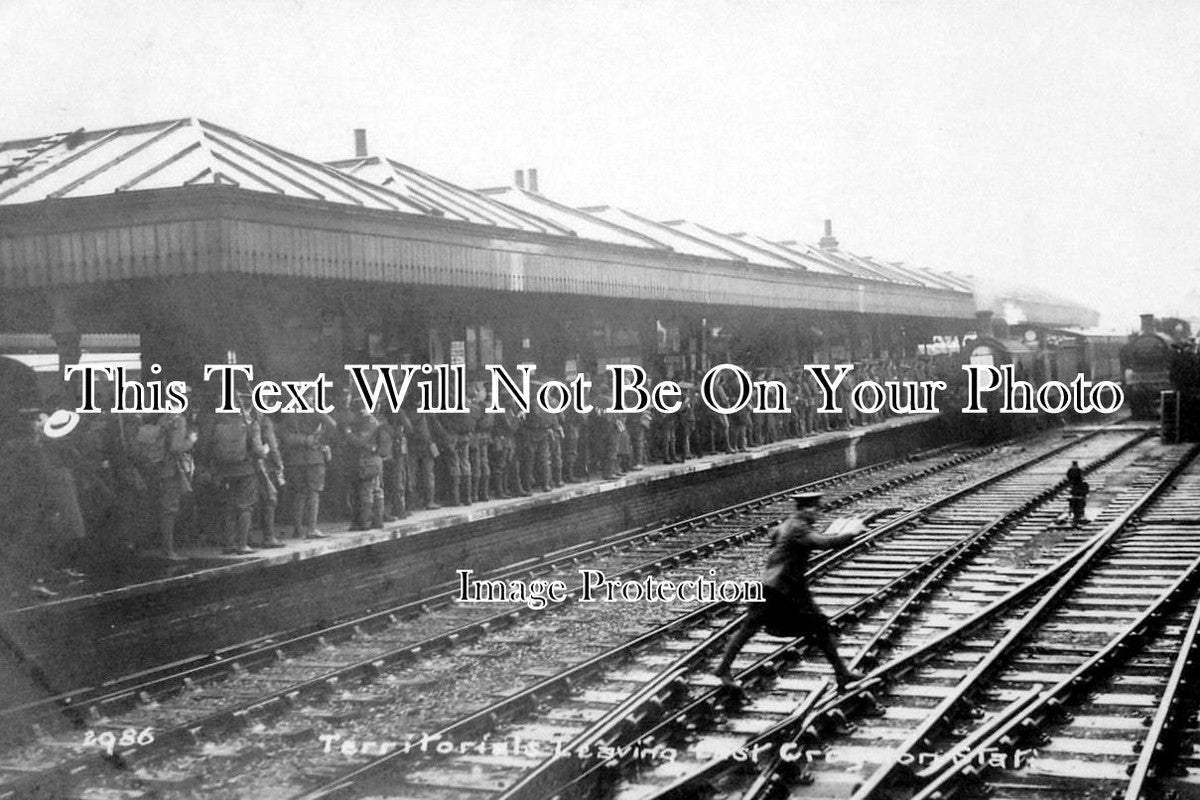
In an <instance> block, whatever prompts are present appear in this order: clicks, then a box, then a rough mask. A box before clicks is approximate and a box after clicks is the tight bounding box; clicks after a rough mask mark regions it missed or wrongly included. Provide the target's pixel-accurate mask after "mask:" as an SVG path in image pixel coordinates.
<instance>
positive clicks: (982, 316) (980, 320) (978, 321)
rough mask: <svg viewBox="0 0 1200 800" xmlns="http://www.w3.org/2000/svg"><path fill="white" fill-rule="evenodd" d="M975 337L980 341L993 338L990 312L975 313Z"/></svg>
mask: <svg viewBox="0 0 1200 800" xmlns="http://www.w3.org/2000/svg"><path fill="white" fill-rule="evenodd" d="M975 335H976V336H978V337H979V338H981V339H993V338H995V331H994V330H993V329H992V312H991V311H976V312H975Z"/></svg>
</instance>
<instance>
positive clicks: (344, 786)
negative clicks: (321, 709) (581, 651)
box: [303, 430, 1147, 800]
mask: <svg viewBox="0 0 1200 800" xmlns="http://www.w3.org/2000/svg"><path fill="white" fill-rule="evenodd" d="M1104 432H1105V431H1103V430H1100V431H1094V432H1089V434H1086V435H1085V436H1083V437H1080V438H1078V439H1074V440H1072V441H1070V442H1067V443H1065V444H1063V445H1060V446H1058V447H1056V448H1053V449H1051V450H1050V451H1048V452H1046V453H1042V454H1039V455H1037V456H1035V457H1034V458H1031V459H1027V460H1026V461H1024V462H1022V463H1021V464H1019V465H1017V466H1015V467H1012V468H1009V469H1005V470H1001V471H1000V472H997V473H994V474H993V475H990V476H987V477H985V478H983V479H981V480H979V481H976V482H974V483H972V484H970V485H968V486H967V487H964V488H962V489H958V490H956V491H954V492H952V493H951V494H950V495H948V496H943V497H941V498H938V499H937V500H934V501H931V502H930V503H928V504H926V505H925V506H922V507H921V508H919V509H917V510H915V511H913V512H909V513H907V514H904V515H903V516H902V517H901V518H900V519H899V520H892V521H889V522H888V523H885V524H884V525H882V526H879V527H878V528H875V529H873V530H871V531H868V532H867V533H866V534H864V535H863V536H860V537H859V538H858V539H856V540H855V542H854V543H852V544H851V545H849V546H847V547H845V548H842V549H841V550H839V551H837V552H836V553H834V554H833V556H832V557H830V558H826V559H824V560H822V561H821V562H819V563H818V564H816V565H814V566H812V567H810V569H809V571H808V573H807V574H808V575H809V576H810V577H813V576H815V575H818V574H822V573H824V572H825V571H827V570H829V569H831V568H833V567H834V566H836V565H837V564H839V563H841V562H842V561H844V560H845V559H847V558H849V557H850V556H851V555H853V554H854V553H856V552H858V551H860V550H865V549H866V548H868V547H869V546H871V545H872V544H873V543H874V542H875V541H876V540H877V539H878V538H879V537H881V536H883V535H885V534H887V533H892V532H894V531H896V530H898V529H899V528H900V527H902V526H903V525H906V524H908V523H909V522H911V521H913V520H915V519H918V518H920V517H922V516H924V515H925V514H928V513H929V512H930V511H932V510H936V509H937V508H941V507H942V506H944V505H946V504H948V503H950V502H954V501H956V500H958V499H960V498H961V497H963V496H965V495H968V494H971V493H973V492H975V491H978V490H980V489H983V488H986V487H987V486H989V485H991V484H993V483H995V482H998V481H1000V480H1003V479H1004V478H1007V477H1009V476H1011V475H1013V474H1016V473H1018V472H1020V471H1022V470H1024V469H1028V468H1029V467H1030V466H1032V465H1035V464H1038V463H1040V462H1041V461H1043V460H1046V459H1048V458H1052V457H1054V456H1056V455H1058V454H1060V453H1061V452H1063V451H1065V450H1068V449H1070V448H1072V447H1074V446H1077V445H1078V444H1080V443H1081V442H1083V441H1086V440H1089V439H1091V438H1092V437H1093V436H1094V435H1096V434H1099V433H1104ZM1146 435H1147V434H1143V435H1141V436H1136V437H1131V438H1130V440H1129V441H1127V442H1124V443H1122V444H1121V446H1120V447H1118V448H1116V449H1114V451H1113V453H1111V454H1110V457H1115V455H1116V454H1117V453H1119V452H1124V450H1126V449H1128V448H1130V447H1132V446H1134V445H1135V444H1136V443H1138V442H1140V441H1142V439H1144V438H1145V436H1146ZM887 488H890V486H889V487H887ZM1042 494H1044V492H1043V493H1042ZM952 548H953V546H952V547H951V548H950V549H952ZM920 566H921V565H918V566H917V567H914V568H913V569H910V570H909V571H908V572H906V573H905V575H906V576H907V575H911V574H912V573H913V572H914V571H915V570H916V569H919V568H920ZM883 596H884V595H883V593H882V592H876V593H875V594H874V595H872V596H871V597H870V598H866V599H864V600H870V599H876V598H878V599H882V597H883ZM861 602H862V601H860V603H861ZM727 605H728V604H726V603H723V602H718V603H714V604H712V606H713V607H712V608H711V611H712V612H714V613H715V612H716V611H718V610H720V608H721V607H725V606H727ZM859 605H860V604H856V606H852V607H851V608H848V609H844V610H843V611H842V612H840V613H839V615H837V616H838V618H839V619H841V618H847V619H850V618H853V616H854V614H855V613H856V608H857V607H858V606H859ZM703 610H705V609H701V611H703ZM693 613H696V612H693ZM689 616H692V615H689ZM742 619H743V616H742V615H739V617H738V618H737V619H735V620H734V621H732V622H731V623H730V624H729V625H728V626H726V628H725V629H723V630H722V631H721V632H719V633H718V634H717V635H714V636H713V637H711V638H710V639H708V640H706V642H705V643H704V644H705V649H706V650H707V649H711V648H712V647H714V646H715V644H716V643H718V642H719V641H720V639H721V638H723V637H724V636H725V635H727V632H728V631H731V630H733V628H734V626H736V625H737V624H740V622H741V620H742ZM803 643H804V639H803V638H797V639H795V640H794V641H793V642H791V643H789V644H788V645H784V646H782V647H781V648H779V650H778V651H777V652H776V653H775V654H772V656H774V660H775V661H776V662H777V661H778V660H779V658H781V657H783V656H785V655H788V656H791V655H792V654H793V653H794V651H795V650H796V648H797V647H798V646H800V645H802V644H803ZM624 649H625V646H624V645H622V646H618V647H617V648H614V649H613V651H610V652H617V651H623V650H624ZM772 656H768V657H767V658H765V659H763V660H762V662H764V663H765V662H767V661H768V660H771V659H772ZM679 668H680V663H679V662H678V661H676V662H673V663H672V664H671V665H670V666H669V667H667V668H665V669H664V670H662V671H660V673H659V676H660V677H661V676H663V675H666V674H668V673H673V672H675V671H676V670H678V669H679ZM568 672H572V673H573V670H569V671H568ZM563 674H566V673H560V675H563ZM557 677H558V676H556V677H554V678H550V679H547V681H543V682H542V683H541V684H538V685H537V686H535V687H531V688H530V690H529V691H536V690H538V689H540V688H542V687H543V686H544V685H546V684H547V683H548V682H549V681H553V680H556V679H557ZM515 699H516V698H508V699H506V700H505V701H502V702H503V703H511V702H513V701H514V700H515ZM476 716H477V715H472V716H471V717H469V718H468V719H473V718H475V717H476ZM456 725H457V723H456ZM466 730H467V731H469V730H470V728H468V729H466ZM460 732H462V731H459V730H457V729H455V730H453V731H451V730H449V729H447V730H443V731H438V734H437V735H442V736H449V735H450V734H451V733H460ZM589 733H590V730H585V731H584V732H582V733H581V734H580V735H581V736H583V735H587V734H589ZM407 755H408V754H407V753H402V752H393V753H389V754H387V755H383V756H380V757H378V758H376V759H375V760H374V761H372V762H371V763H369V764H365V765H363V766H362V767H360V768H358V769H357V770H355V771H354V772H352V773H350V774H348V775H346V776H343V777H341V778H338V779H335V780H334V781H332V782H330V783H328V784H326V785H325V786H322V787H319V788H317V789H315V790H313V791H311V792H309V793H307V794H305V795H303V798H305V800H315V799H316V798H325V797H330V796H336V795H337V794H339V793H341V792H345V791H349V790H350V789H351V787H352V785H353V784H354V783H355V782H359V781H364V780H369V779H371V778H373V777H374V776H376V775H378V774H379V773H381V772H387V771H389V770H390V769H392V768H393V767H394V766H396V765H397V764H398V763H399V761H400V759H402V758H403V757H405V756H407ZM543 766H544V765H543ZM535 769H536V768H535Z"/></svg>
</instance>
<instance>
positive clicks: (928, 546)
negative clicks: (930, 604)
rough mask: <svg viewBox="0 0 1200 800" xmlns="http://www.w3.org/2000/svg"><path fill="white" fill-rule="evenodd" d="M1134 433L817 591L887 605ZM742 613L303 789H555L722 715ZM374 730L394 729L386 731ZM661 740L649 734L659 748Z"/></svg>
mask: <svg viewBox="0 0 1200 800" xmlns="http://www.w3.org/2000/svg"><path fill="white" fill-rule="evenodd" d="M1134 443H1135V439H1133V438H1127V439H1124V440H1122V441H1121V442H1120V444H1117V443H1114V442H1113V441H1111V440H1109V441H1107V442H1105V441H1095V440H1093V441H1089V442H1085V443H1081V444H1078V445H1077V446H1076V447H1074V448H1069V449H1068V450H1067V451H1065V452H1060V453H1057V454H1054V455H1053V456H1050V457H1043V458H1041V459H1038V462H1037V465H1036V467H1035V468H1034V469H1033V470H1032V474H1031V472H1030V470H1029V469H1019V468H1018V469H1014V470H1011V471H1006V473H1004V474H1002V475H997V476H992V477H991V478H989V479H985V480H983V481H979V482H978V483H976V484H973V485H970V486H967V487H963V488H960V489H959V490H958V491H956V492H954V493H952V494H951V495H949V496H947V497H943V498H940V499H939V500H937V501H935V502H934V503H931V504H929V505H928V506H926V507H923V508H920V509H916V510H914V511H912V512H909V513H907V514H904V515H902V516H900V517H899V518H896V519H893V520H890V521H889V522H887V523H885V524H884V525H882V526H879V527H877V528H876V529H874V530H873V531H872V532H871V533H870V534H869V538H870V547H866V546H861V545H860V546H858V547H851V548H847V550H848V551H850V552H847V553H845V554H844V556H843V557H842V558H840V559H839V560H838V561H837V563H836V565H834V566H832V568H831V567H829V566H826V567H825V568H824V569H820V570H816V571H815V573H816V574H817V575H819V576H820V577H819V578H818V581H817V584H816V589H815V591H814V593H815V594H817V596H818V598H821V597H824V599H825V602H826V605H827V606H830V607H831V608H832V607H837V608H840V609H841V610H840V611H839V612H838V616H839V617H840V618H841V619H842V620H843V621H847V620H850V619H853V618H856V617H860V616H862V615H864V614H866V613H867V612H868V610H869V609H871V608H872V607H874V606H876V605H877V604H879V603H880V602H881V601H884V600H887V599H888V598H894V597H896V596H898V595H900V594H902V592H903V591H904V590H905V589H906V588H909V587H911V586H912V585H913V584H915V583H916V582H917V581H919V580H920V579H921V577H922V576H923V575H926V574H928V572H929V571H930V570H934V569H936V568H938V566H939V565H940V564H941V563H943V562H945V561H948V560H952V559H953V560H958V559H960V558H962V557H964V556H965V555H966V553H967V552H968V549H969V548H974V547H977V546H978V544H979V543H980V542H981V541H984V540H986V539H987V538H988V536H989V532H993V531H996V530H997V529H998V528H999V527H1000V522H1001V521H1002V520H997V519H996V516H997V511H998V510H999V511H1000V512H1001V513H1000V514H999V516H1000V517H1004V516H1005V515H1006V514H1008V515H1014V514H1023V513H1025V511H1027V510H1028V508H1029V507H1030V506H1031V505H1039V504H1041V503H1045V502H1046V501H1047V500H1048V499H1049V498H1050V496H1051V495H1052V494H1053V490H1052V489H1048V488H1047V485H1048V484H1049V485H1050V486H1053V485H1054V484H1055V483H1056V479H1057V477H1058V476H1059V475H1061V474H1062V471H1063V470H1065V468H1066V465H1067V464H1068V463H1069V462H1070V460H1072V459H1073V458H1077V459H1080V460H1081V461H1094V462H1095V463H1092V464H1089V469H1090V468H1095V467H1098V466H1100V465H1102V464H1104V463H1106V462H1107V461H1109V460H1110V459H1113V458H1116V457H1119V456H1120V454H1121V453H1123V452H1125V451H1126V450H1127V448H1129V447H1131V446H1133V445H1134ZM1128 466H1129V465H1128V464H1124V465H1122V466H1121V467H1119V468H1114V471H1115V472H1118V473H1119V472H1120V471H1121V470H1122V469H1125V468H1128ZM1049 476H1054V477H1049ZM963 504H967V505H969V506H971V508H972V509H973V510H971V511H969V512H965V511H964V510H963V509H962V508H960V506H961V505H963ZM935 513H943V514H945V515H946V518H945V519H943V520H941V521H940V523H939V524H938V525H936V526H934V527H928V526H925V525H924V524H922V523H921V522H920V520H922V519H923V518H924V517H926V516H927V515H930V514H935ZM985 518H990V520H991V522H990V523H989V521H988V519H985ZM914 526H916V528H915V530H914V529H913V527H914ZM964 539H965V541H964ZM746 566H748V571H749V572H756V571H757V567H758V559H755V560H754V563H752V564H750V565H746ZM1033 571H1034V572H1038V571H1039V570H1037V569H1034V570H1033ZM738 618H739V615H738V613H737V610H736V609H731V608H730V607H729V606H728V605H726V604H720V603H718V604H713V605H712V606H710V607H705V608H701V609H698V610H697V611H695V612H692V613H691V614H688V615H687V616H685V617H682V618H676V619H673V620H671V621H670V622H668V623H666V624H664V625H662V626H661V627H660V628H659V629H657V630H654V631H652V632H650V633H647V634H645V635H643V636H641V637H638V639H637V640H635V641H633V642H627V643H623V644H622V645H620V646H618V647H614V648H612V649H611V650H610V651H608V652H607V653H605V654H603V655H602V656H600V657H597V658H594V659H590V660H589V661H588V662H587V663H585V664H581V665H578V666H576V667H572V668H571V669H568V670H565V671H561V672H558V673H556V674H555V675H553V676H551V677H548V678H547V679H546V680H545V681H542V682H541V683H539V684H537V685H535V686H533V687H529V688H528V689H526V690H523V691H521V692H518V693H516V694H514V695H513V696H512V697H509V698H505V699H502V700H500V701H498V702H497V703H494V704H493V705H491V706H489V707H487V708H485V709H482V710H481V711H479V712H477V713H475V714H471V715H469V716H467V717H464V718H461V719H458V720H455V721H453V722H452V723H451V724H449V725H445V726H442V727H439V728H436V729H434V730H431V731H430V732H429V733H428V735H427V738H428V741H431V742H443V743H446V745H447V746H449V747H450V748H451V749H453V748H454V747H455V746H457V747H459V748H460V749H461V748H463V747H467V749H468V750H469V752H458V753H447V752H444V751H442V752H440V753H438V754H431V753H429V752H424V750H425V748H420V751H419V752H414V751H413V750H412V749H407V748H405V747H399V748H397V749H396V750H395V751H394V752H391V753H388V754H385V755H381V756H379V757H377V758H374V759H371V760H369V761H368V763H366V764H363V766H361V767H359V768H358V769H357V770H353V771H351V772H350V773H349V774H345V775H343V776H340V777H337V778H335V779H334V780H333V781H330V782H328V783H326V784H324V785H322V786H319V787H317V788H315V789H314V790H313V791H312V792H311V793H310V794H308V795H306V796H308V797H318V796H334V795H337V796H342V795H361V794H367V795H370V794H371V793H372V792H378V793H381V794H384V795H386V796H396V797H401V796H402V797H408V798H441V797H476V796H478V797H484V796H487V797H493V796H497V795H499V796H501V797H538V796H543V795H544V794H551V793H553V791H554V790H555V789H556V787H559V786H562V785H563V784H564V783H569V782H570V780H572V775H571V773H572V772H573V771H574V770H576V769H578V768H579V767H580V765H581V764H583V765H586V763H587V761H588V760H589V759H591V760H597V759H598V760H599V761H600V762H603V763H608V762H610V761H612V760H613V759H612V757H611V756H612V754H611V753H610V752H609V751H608V750H607V749H606V748H609V747H613V746H616V747H619V746H621V745H622V744H623V743H628V742H633V741H636V740H637V739H636V737H634V738H632V739H631V738H630V737H631V736H632V735H633V733H634V732H637V731H641V730H645V729H647V728H652V727H653V720H655V719H658V718H660V717H663V714H664V709H674V708H676V707H678V706H681V705H682V706H684V707H685V708H691V709H692V710H693V711H694V712H695V714H696V717H697V718H698V717H700V716H703V715H704V714H705V713H707V714H708V715H709V716H712V715H713V714H714V713H717V712H715V709H716V707H717V705H718V704H719V703H720V698H721V695H722V690H721V689H720V688H718V687H717V686H716V682H715V680H714V679H712V678H711V677H710V676H708V675H707V674H706V670H705V669H704V665H705V664H706V663H707V659H708V657H709V656H710V655H711V653H712V652H713V650H714V649H715V647H716V646H717V645H718V644H719V643H720V642H721V640H722V639H723V638H724V636H725V635H726V634H727V633H728V631H729V630H730V629H731V628H732V626H733V625H734V624H735V623H736V622H737V620H738ZM802 649H803V648H802V647H801V646H800V643H799V642H789V641H787V640H779V641H778V642H777V643H772V642H769V641H768V642H761V643H755V642H752V643H751V646H749V647H747V649H746V650H745V651H744V653H747V654H749V656H750V657H751V658H755V659H756V663H755V664H754V665H752V666H751V667H749V668H747V669H744V670H743V671H742V673H741V675H740V677H741V678H742V679H747V678H750V677H753V676H754V675H755V674H758V673H762V674H767V673H771V672H776V671H778V670H780V669H783V668H784V667H785V666H786V665H788V664H789V663H791V662H794V661H795V660H796V659H797V658H798V656H799V653H800V652H801V650H802ZM735 666H737V665H735ZM812 669H813V672H814V676H813V677H812V678H811V681H812V682H813V683H815V684H821V683H823V682H824V679H825V677H826V676H825V675H823V674H821V669H822V668H820V667H815V668H812ZM790 688H791V689H793V690H794V689H795V688H796V686H792V687H790ZM767 705H768V706H774V705H777V704H772V703H769V702H768V703H767ZM701 706H703V707H704V708H701ZM788 707H789V708H790V707H791V706H790V705H789V706H788ZM781 708H782V707H778V708H775V709H774V710H775V712H778V711H780V709H781ZM768 713H771V712H768ZM666 721H667V722H668V723H669V726H670V727H672V728H675V729H679V728H680V727H681V726H680V724H679V723H681V722H683V720H682V719H679V718H676V717H673V716H670V715H668V716H667V717H666ZM692 721H693V720H689V721H688V722H686V723H684V724H685V725H686V724H690V723H691V722H692ZM376 731H377V732H378V728H377V729H376ZM391 734H392V738H393V739H394V740H395V739H398V740H400V742H401V743H403V740H404V736H403V735H402V734H401V735H396V733H395V731H394V730H393V731H392V732H391ZM368 735H370V736H372V737H373V738H380V739H383V740H387V739H388V735H386V734H380V735H378V736H376V735H375V734H368ZM485 737H488V738H489V739H490V741H492V742H499V743H501V744H500V747H501V749H502V752H500V753H494V752H486V749H487V745H486V744H484V743H483V742H484V740H485ZM513 742H521V743H524V747H523V748H521V747H519V746H518V747H517V748H516V749H517V750H518V751H520V752H512V750H513V749H514V748H513V747H512V746H511V744H510V743H513ZM466 743H470V746H467V744H466ZM657 744H658V742H651V746H654V745H657ZM639 752H644V750H641V751H639ZM585 771H586V770H585Z"/></svg>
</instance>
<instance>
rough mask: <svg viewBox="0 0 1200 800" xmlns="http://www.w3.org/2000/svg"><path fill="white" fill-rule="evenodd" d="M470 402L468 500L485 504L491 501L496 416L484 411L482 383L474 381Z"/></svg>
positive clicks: (484, 398)
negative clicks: (472, 432) (472, 431)
mask: <svg viewBox="0 0 1200 800" xmlns="http://www.w3.org/2000/svg"><path fill="white" fill-rule="evenodd" d="M472 393H473V396H472V398H471V401H470V407H471V418H472V419H473V420H474V421H475V435H474V437H473V438H472V439H471V485H470V497H469V499H470V500H471V501H472V502H474V501H475V500H479V501H480V502H481V503H486V502H487V501H489V500H491V499H492V498H491V483H492V464H491V451H492V430H493V429H494V428H495V426H496V416H497V415H496V414H489V413H487V412H486V411H485V409H486V408H487V406H488V389H487V383H486V382H484V381H476V382H475V384H474V386H473V388H472Z"/></svg>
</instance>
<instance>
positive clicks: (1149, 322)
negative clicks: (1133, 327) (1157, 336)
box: [1142, 314, 1154, 336]
mask: <svg viewBox="0 0 1200 800" xmlns="http://www.w3.org/2000/svg"><path fill="white" fill-rule="evenodd" d="M1142 335H1143V336H1153V335H1154V315H1153V314H1142Z"/></svg>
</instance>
